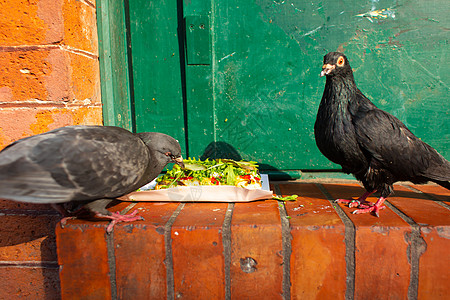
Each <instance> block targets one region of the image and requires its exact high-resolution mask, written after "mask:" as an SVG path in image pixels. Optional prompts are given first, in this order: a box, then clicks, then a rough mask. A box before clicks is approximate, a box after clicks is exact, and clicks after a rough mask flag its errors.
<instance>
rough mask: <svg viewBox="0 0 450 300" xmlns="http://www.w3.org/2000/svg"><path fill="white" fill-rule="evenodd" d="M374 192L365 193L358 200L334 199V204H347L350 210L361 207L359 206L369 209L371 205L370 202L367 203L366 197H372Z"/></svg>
mask: <svg viewBox="0 0 450 300" xmlns="http://www.w3.org/2000/svg"><path fill="white" fill-rule="evenodd" d="M373 193H374V192H365V193H364V195H362V196H361V197H359V198H358V199H356V200H355V199H351V200H348V199H336V200H335V201H334V202H336V203H345V204H348V207H350V208H352V207H361V206H366V207H369V206H371V205H373V203H372V202H369V201H367V200H366V199H367V197H369V196H370V195H372V194H373Z"/></svg>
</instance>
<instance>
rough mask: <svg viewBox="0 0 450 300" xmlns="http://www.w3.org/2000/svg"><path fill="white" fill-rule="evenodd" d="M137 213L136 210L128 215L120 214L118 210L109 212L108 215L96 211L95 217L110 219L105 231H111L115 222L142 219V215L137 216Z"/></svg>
mask: <svg viewBox="0 0 450 300" xmlns="http://www.w3.org/2000/svg"><path fill="white" fill-rule="evenodd" d="M137 213H138V211H137V210H135V211H133V212H132V213H131V214H128V215H121V214H120V212H113V213H111V215H110V216H108V215H103V214H99V213H97V214H96V217H100V218H107V219H111V222H110V223H109V225H108V227H106V232H107V233H111V231H112V230H113V227H114V225H116V224H117V223H120V222H134V221H142V220H144V218H143V217H141V216H137Z"/></svg>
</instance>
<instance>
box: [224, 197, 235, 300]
mask: <svg viewBox="0 0 450 300" xmlns="http://www.w3.org/2000/svg"><path fill="white" fill-rule="evenodd" d="M233 211H234V203H228V207H227V211H226V213H225V218H224V220H223V224H222V244H223V256H224V264H225V270H224V272H225V299H226V300H231V220H232V218H233Z"/></svg>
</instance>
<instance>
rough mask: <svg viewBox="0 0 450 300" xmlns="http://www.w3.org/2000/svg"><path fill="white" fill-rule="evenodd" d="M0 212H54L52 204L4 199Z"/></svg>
mask: <svg viewBox="0 0 450 300" xmlns="http://www.w3.org/2000/svg"><path fill="white" fill-rule="evenodd" d="M0 145H1V143H0ZM0 148H1V147H0ZM0 210H15V211H23V212H24V213H26V212H27V211H48V212H50V211H54V209H53V208H52V207H51V205H50V204H33V203H25V202H16V201H11V200H3V199H0Z"/></svg>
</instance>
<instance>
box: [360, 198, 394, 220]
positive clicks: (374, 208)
mask: <svg viewBox="0 0 450 300" xmlns="http://www.w3.org/2000/svg"><path fill="white" fill-rule="evenodd" d="M384 200H386V198H383V197H380V199H378V201H377V203H375V204H373V203H370V202H369V203H370V205H365V204H363V205H361V206H360V207H361V208H360V209H357V210H355V211H353V214H366V213H370V212H371V213H373V214H374V215H375V216H377V217H379V216H380V214H379V211H380V210H381V209H385V208H386V206H381V205H382V204H383V202H384Z"/></svg>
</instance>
